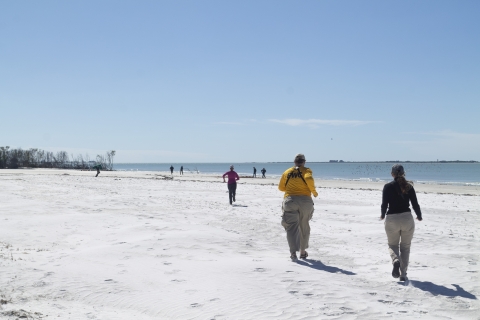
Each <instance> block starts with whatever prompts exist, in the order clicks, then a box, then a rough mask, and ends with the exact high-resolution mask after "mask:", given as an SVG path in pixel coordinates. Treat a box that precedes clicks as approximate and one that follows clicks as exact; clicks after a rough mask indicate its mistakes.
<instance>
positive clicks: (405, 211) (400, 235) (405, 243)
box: [380, 164, 422, 281]
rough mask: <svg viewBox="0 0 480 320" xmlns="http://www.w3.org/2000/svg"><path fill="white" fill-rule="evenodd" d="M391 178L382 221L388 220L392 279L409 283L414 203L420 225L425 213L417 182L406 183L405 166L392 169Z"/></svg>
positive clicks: (386, 230)
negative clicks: (408, 273)
mask: <svg viewBox="0 0 480 320" xmlns="http://www.w3.org/2000/svg"><path fill="white" fill-rule="evenodd" d="M391 174H392V177H393V181H392V182H389V183H387V184H386V185H385V186H384V187H383V197H382V215H381V216H380V220H383V219H385V232H386V233H387V239H388V251H389V253H390V257H391V258H392V264H393V270H392V276H393V277H394V278H398V277H400V281H406V280H408V278H407V268H408V260H409V258H410V246H411V243H412V238H413V233H414V231H415V221H414V220H413V217H412V211H411V210H410V202H411V203H412V207H413V210H414V211H415V214H416V215H417V220H418V221H422V212H421V211H420V206H419V205H418V202H417V195H416V193H415V189H413V182H411V181H407V180H406V179H405V170H404V169H403V166H402V165H400V164H395V165H394V166H393V167H392V172H391ZM387 209H388V210H387ZM385 215H386V217H385Z"/></svg>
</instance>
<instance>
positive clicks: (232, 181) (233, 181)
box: [222, 165, 240, 204]
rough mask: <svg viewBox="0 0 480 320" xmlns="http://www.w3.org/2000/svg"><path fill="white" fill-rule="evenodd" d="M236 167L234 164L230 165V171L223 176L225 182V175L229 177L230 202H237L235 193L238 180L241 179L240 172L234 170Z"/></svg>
mask: <svg viewBox="0 0 480 320" xmlns="http://www.w3.org/2000/svg"><path fill="white" fill-rule="evenodd" d="M233 169H234V167H233V165H231V166H230V171H228V172H225V174H224V175H223V176H222V177H223V182H225V176H227V177H228V182H227V185H228V199H229V200H230V204H232V201H233V202H235V194H236V192H237V180H240V177H239V176H238V174H237V173H236V172H235V171H233Z"/></svg>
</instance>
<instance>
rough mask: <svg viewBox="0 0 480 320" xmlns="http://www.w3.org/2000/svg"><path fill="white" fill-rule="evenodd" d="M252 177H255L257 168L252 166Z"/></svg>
mask: <svg viewBox="0 0 480 320" xmlns="http://www.w3.org/2000/svg"><path fill="white" fill-rule="evenodd" d="M253 177H254V178H256V177H257V168H255V167H253Z"/></svg>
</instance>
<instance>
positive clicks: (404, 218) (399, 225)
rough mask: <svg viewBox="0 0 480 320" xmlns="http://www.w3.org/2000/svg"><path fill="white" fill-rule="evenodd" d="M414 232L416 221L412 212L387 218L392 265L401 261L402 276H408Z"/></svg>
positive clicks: (390, 215)
mask: <svg viewBox="0 0 480 320" xmlns="http://www.w3.org/2000/svg"><path fill="white" fill-rule="evenodd" d="M414 231H415V221H413V217H412V213H411V212H403V213H398V214H388V215H387V216H386V217H385V232H386V233H387V239H388V251H389V253H390V257H391V258H392V263H394V262H395V261H397V260H398V261H400V275H402V276H405V275H407V268H408V259H409V258H410V246H411V244H412V238H413V233H414ZM399 247H400V248H399ZM399 249H400V250H399Z"/></svg>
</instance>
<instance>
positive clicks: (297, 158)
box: [294, 153, 305, 162]
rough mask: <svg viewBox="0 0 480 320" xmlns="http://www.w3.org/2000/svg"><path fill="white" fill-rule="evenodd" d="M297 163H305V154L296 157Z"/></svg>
mask: <svg viewBox="0 0 480 320" xmlns="http://www.w3.org/2000/svg"><path fill="white" fill-rule="evenodd" d="M294 161H295V162H302V161H305V155H304V154H303V153H298V154H297V155H296V156H295V160H294Z"/></svg>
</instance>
